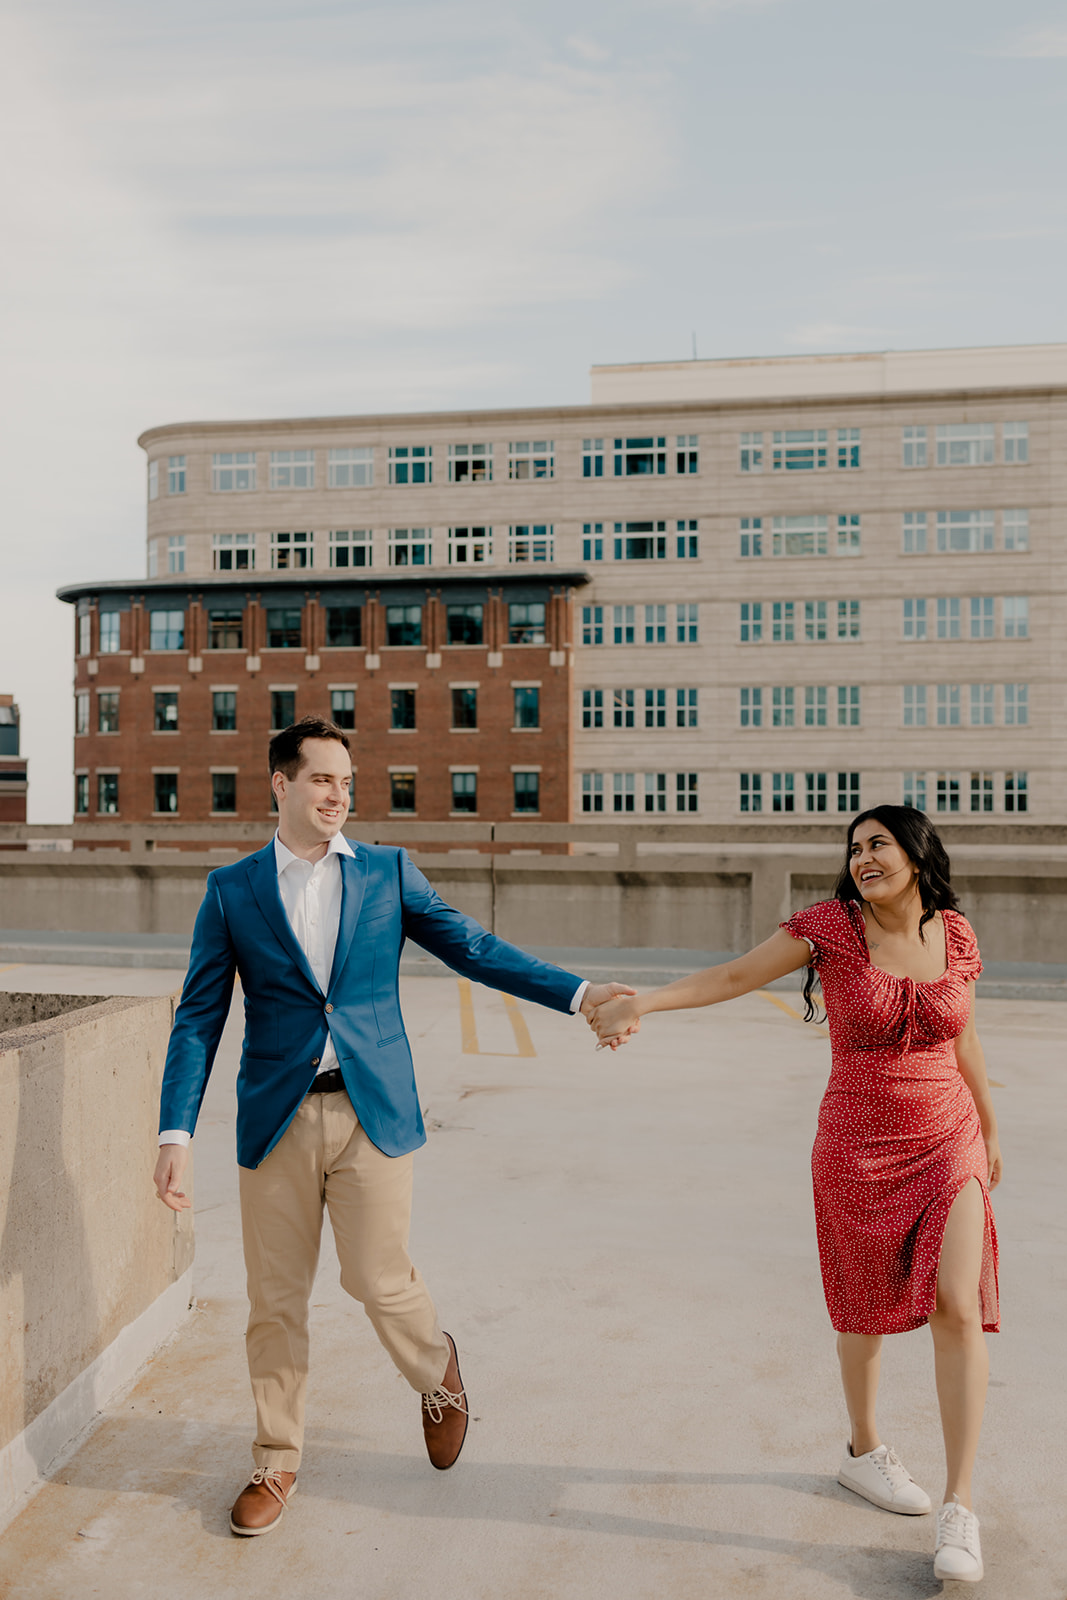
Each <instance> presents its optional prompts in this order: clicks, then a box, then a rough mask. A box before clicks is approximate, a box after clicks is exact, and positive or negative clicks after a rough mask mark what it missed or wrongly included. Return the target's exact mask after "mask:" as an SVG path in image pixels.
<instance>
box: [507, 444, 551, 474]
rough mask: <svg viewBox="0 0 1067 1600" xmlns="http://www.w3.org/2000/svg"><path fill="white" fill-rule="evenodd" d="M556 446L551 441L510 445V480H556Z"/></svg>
mask: <svg viewBox="0 0 1067 1600" xmlns="http://www.w3.org/2000/svg"><path fill="white" fill-rule="evenodd" d="M555 449H556V447H555V444H554V443H553V441H552V440H551V439H532V440H530V439H527V440H525V441H524V442H522V443H519V444H510V445H508V477H509V478H520V479H521V478H554V477H555V476H556V456H555Z"/></svg>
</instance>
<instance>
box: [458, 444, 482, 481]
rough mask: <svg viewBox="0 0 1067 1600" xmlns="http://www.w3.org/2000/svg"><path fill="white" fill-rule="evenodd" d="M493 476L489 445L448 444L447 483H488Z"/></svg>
mask: <svg viewBox="0 0 1067 1600" xmlns="http://www.w3.org/2000/svg"><path fill="white" fill-rule="evenodd" d="M492 476H493V447H492V445H491V444H450V445H449V447H448V481H449V483H488V482H489V481H490V480H491V478H492Z"/></svg>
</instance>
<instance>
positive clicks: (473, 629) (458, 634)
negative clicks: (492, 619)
mask: <svg viewBox="0 0 1067 1600" xmlns="http://www.w3.org/2000/svg"><path fill="white" fill-rule="evenodd" d="M482 611H483V607H482V606H480V605H459V604H457V605H450V606H448V608H447V611H446V621H447V627H448V642H449V644H481V643H483V627H482Z"/></svg>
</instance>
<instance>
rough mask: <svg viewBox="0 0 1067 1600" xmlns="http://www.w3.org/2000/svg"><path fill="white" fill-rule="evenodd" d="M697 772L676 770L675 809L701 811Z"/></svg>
mask: <svg viewBox="0 0 1067 1600" xmlns="http://www.w3.org/2000/svg"><path fill="white" fill-rule="evenodd" d="M697 776H698V775H697V773H695V772H676V773H675V775H674V809H675V811H699V810H700V803H699V802H700V796H699V791H698V789H697Z"/></svg>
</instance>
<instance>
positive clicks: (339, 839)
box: [274, 833, 356, 877]
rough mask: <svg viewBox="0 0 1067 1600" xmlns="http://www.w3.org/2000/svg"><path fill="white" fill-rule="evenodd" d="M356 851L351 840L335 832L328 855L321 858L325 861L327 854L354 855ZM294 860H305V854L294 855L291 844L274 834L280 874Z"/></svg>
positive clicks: (328, 848)
mask: <svg viewBox="0 0 1067 1600" xmlns="http://www.w3.org/2000/svg"><path fill="white" fill-rule="evenodd" d="M355 853H356V852H355V851H354V850H353V848H352V846H351V845H350V844H349V842H348V840H347V839H346V838H345V836H344V834H343V833H335V834H334V836H333V838H332V839H331V840H330V843H329V846H328V847H327V850H326V855H325V856H323V857H322V858H321V859H322V860H323V861H325V860H326V856H354V855H355ZM294 861H300V862H304V857H303V856H296V855H294V854H293V852H292V851H291V850H290V849H289V846H288V845H285V844H282V841H281V840H280V839H279V837H278V835H277V834H275V835H274V864H275V867H276V868H277V871H278V876H279V877H281V875H282V873H283V872H284V871H285V869H286V867H289V866H292V864H293V862H294ZM304 864H305V865H306V866H312V865H314V866H318V862H315V863H312V862H310V861H308V862H304Z"/></svg>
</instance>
